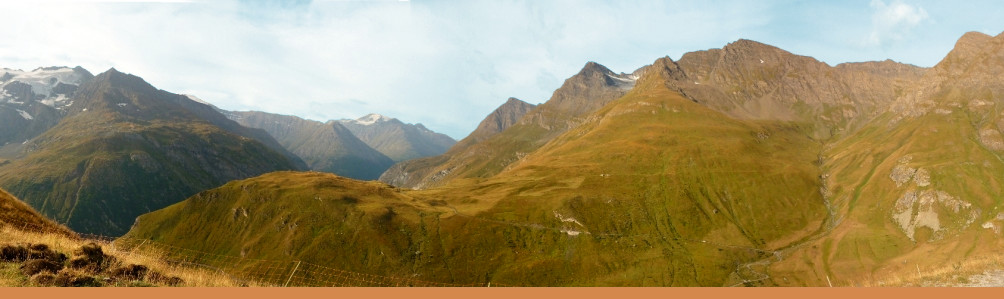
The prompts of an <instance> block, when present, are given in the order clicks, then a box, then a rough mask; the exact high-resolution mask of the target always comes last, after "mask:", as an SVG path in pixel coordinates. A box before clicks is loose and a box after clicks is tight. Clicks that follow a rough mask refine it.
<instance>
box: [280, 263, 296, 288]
mask: <svg viewBox="0 0 1004 299" xmlns="http://www.w3.org/2000/svg"><path fill="white" fill-rule="evenodd" d="M296 269H300V261H296V267H293V272H289V278H287V279H286V284H283V285H282V287H284V288H285V287H288V286H289V281H291V280H293V274H296Z"/></svg>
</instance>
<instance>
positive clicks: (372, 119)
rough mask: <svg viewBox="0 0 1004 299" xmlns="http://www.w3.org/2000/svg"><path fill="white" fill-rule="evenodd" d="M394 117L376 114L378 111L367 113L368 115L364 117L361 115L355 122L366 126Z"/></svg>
mask: <svg viewBox="0 0 1004 299" xmlns="http://www.w3.org/2000/svg"><path fill="white" fill-rule="evenodd" d="M392 119H394V118H391V117H386V116H383V115H380V114H376V113H370V114H367V115H366V116H363V117H360V118H358V119H356V120H355V123H357V124H360V125H364V126H369V125H372V124H375V123H378V122H385V121H390V120H392Z"/></svg>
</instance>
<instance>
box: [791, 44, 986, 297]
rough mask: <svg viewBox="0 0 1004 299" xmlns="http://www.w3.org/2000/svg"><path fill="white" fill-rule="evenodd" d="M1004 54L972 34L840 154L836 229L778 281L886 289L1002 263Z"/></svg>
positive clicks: (797, 255)
mask: <svg viewBox="0 0 1004 299" xmlns="http://www.w3.org/2000/svg"><path fill="white" fill-rule="evenodd" d="M974 35H978V36H974ZM974 39H978V40H980V42H979V43H977V44H975V45H967V43H970V42H974ZM1002 46H1004V37H1002V36H998V37H996V38H993V39H991V38H990V37H989V36H985V35H982V34H972V33H971V34H967V36H965V37H963V38H962V39H961V40H960V41H959V43H958V44H957V45H956V49H955V50H953V51H952V53H950V54H949V55H948V56H947V57H946V58H945V60H943V61H942V62H941V63H939V64H938V65H937V66H935V68H933V69H932V70H931V72H930V73H929V74H928V75H927V76H925V78H924V79H923V81H924V84H922V85H920V86H917V87H915V88H914V89H913V90H911V91H910V92H909V93H908V94H907V95H906V96H904V97H900V98H898V99H897V101H896V102H894V103H893V105H892V108H891V109H890V110H889V111H888V112H886V113H885V114H884V115H882V116H881V117H879V118H877V119H876V120H875V121H873V122H871V123H869V124H868V125H867V126H865V127H864V128H862V130H861V131H859V132H858V133H856V134H853V135H851V136H849V137H848V138H845V139H843V140H841V141H840V142H836V143H834V144H832V145H830V146H829V147H828V149H827V150H826V153H825V154H824V160H825V161H826V162H825V165H824V172H825V174H826V176H827V177H828V179H827V186H828V191H827V193H828V194H829V196H828V200H830V201H831V202H832V203H833V212H834V215H835V217H834V219H835V220H836V221H834V222H833V223H832V224H831V225H830V226H831V227H832V231H828V232H826V233H825V234H822V235H820V237H819V238H818V239H817V240H815V241H814V242H811V243H810V244H806V246H804V247H803V248H799V249H798V250H796V251H794V252H793V253H792V255H791V257H790V258H787V259H786V260H785V261H783V262H780V263H776V264H775V265H774V266H773V270H774V272H775V274H774V276H775V277H774V280H775V281H777V282H778V283H781V284H792V285H825V284H827V279H829V280H830V281H831V283H834V284H838V285H855V284H858V283H863V282H871V283H876V281H878V282H881V281H884V280H894V277H896V276H906V275H912V274H913V273H917V274H920V273H921V272H924V271H926V270H927V269H934V268H939V267H943V266H945V265H961V264H962V263H964V262H965V261H967V260H973V259H980V258H982V257H985V256H988V255H989V256H995V255H997V254H998V253H997V252H998V251H999V248H1000V246H1002V245H1004V243H1002V241H1001V238H1000V235H1001V232H1000V231H1001V230H1000V228H1001V226H1002V225H1004V214H1001V209H1002V204H1004V202H1002V200H1001V198H1004V193H1002V190H1004V189H1002V188H1001V186H1002V184H1004V160H1002V154H1004V142H1002V141H1004V139H1002V138H1001V136H1002V135H1001V132H1002V130H1004V126H1002V124H1004V115H1002V114H1001V113H1000V111H1001V105H1002V103H1004V97H1002V96H1001V95H1002V94H1004V85H1002V84H1000V83H999V82H997V81H996V80H995V79H993V78H995V76H996V74H1000V73H1001V70H1002V69H1004V57H1002V56H1001V54H1000V53H1004V52H1002V51H1001V49H1004V47H1002ZM957 270H958V269H957Z"/></svg>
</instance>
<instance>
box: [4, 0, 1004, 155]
mask: <svg viewBox="0 0 1004 299" xmlns="http://www.w3.org/2000/svg"><path fill="white" fill-rule="evenodd" d="M126 2H131V1H126ZM139 2H144V1H139ZM175 2H178V3H175ZM830 2H835V1H818V2H816V1H813V2H811V3H806V2H804V1H788V0H779V1H715V2H714V3H710V1H637V2H636V1H442V2H441V1H314V2H311V1H192V2H190V3H186V2H185V1H158V2H155V3H122V2H118V1H116V2H102V1H95V2H86V3H79V2H67V1H14V2H0V11H2V12H3V13H2V16H3V17H2V19H3V22H2V26H4V27H5V28H3V30H0V67H13V68H24V69H32V68H35V67H38V66H50V65H68V66H75V65H80V66H83V67H85V68H87V69H89V70H91V71H92V72H95V73H98V72H102V71H104V70H106V69H108V68H110V67H115V68H117V69H119V70H121V71H124V72H129V73H133V74H136V75H139V76H142V77H143V78H145V79H147V80H148V81H150V82H151V83H152V84H154V85H155V86H157V87H160V88H163V89H166V90H169V91H172V92H178V93H190V94H194V95H197V96H199V97H200V98H202V99H204V100H206V101H209V102H211V103H214V104H217V105H218V106H220V107H222V108H225V109H232V110H247V109H254V110H264V111H269V112H276V113H285V114H295V115H299V116H302V117H306V118H312V119H317V120H327V119H337V118H355V117H359V116H362V115H365V114H367V113H370V112H375V113H381V114H386V115H390V116H394V117H398V118H400V119H401V120H403V121H405V122H421V123H424V124H425V125H426V126H428V127H429V128H431V129H433V130H437V131H441V132H445V133H447V134H450V135H451V136H453V137H455V138H458V139H459V138H463V137H464V136H466V134H467V133H468V132H470V131H471V130H473V129H474V127H475V126H476V125H477V122H478V121H480V120H481V118H482V117H484V115H486V114H488V113H489V112H490V111H491V110H492V109H494V108H495V107H496V106H498V105H500V104H502V103H503V102H504V101H505V99H506V98H508V97H510V96H514V97H518V98H520V99H523V100H526V101H528V102H531V103H539V102H543V101H546V100H547V99H548V98H549V97H550V95H551V93H552V92H553V91H554V89H556V88H558V87H559V86H560V85H561V83H562V81H563V80H564V79H565V78H567V77H569V76H571V75H573V74H575V73H576V72H577V71H578V70H579V68H581V67H582V65H584V64H585V63H586V62H587V61H596V62H599V63H601V64H604V65H606V66H608V67H610V68H611V69H613V70H615V71H618V72H631V71H634V70H635V69H637V68H639V67H641V66H643V65H645V64H648V63H651V62H652V61H654V60H655V59H657V58H658V57H662V56H667V55H668V56H670V57H672V58H674V59H675V58H679V57H680V56H681V55H682V54H683V53H685V52H689V51H694V50H703V49H708V48H718V47H721V46H722V45H724V44H726V43H728V42H731V41H734V40H736V39H739V38H749V39H753V40H758V41H762V42H765V43H769V44H773V45H776V46H778V47H781V48H784V49H787V50H789V51H792V52H795V53H797V54H804V55H812V56H814V57H816V58H817V59H820V60H822V61H825V62H827V63H830V64H836V63H840V62H847V61H863V60H876V59H885V58H892V59H894V60H897V61H903V62H908V63H914V64H918V65H922V66H930V65H933V64H934V63H936V62H937V61H938V60H939V59H940V58H941V57H942V56H943V55H944V54H945V53H947V51H948V50H949V49H950V48H951V46H952V45H953V44H954V41H955V39H957V38H958V37H959V36H961V35H962V33H964V32H966V31H970V30H980V31H984V32H987V33H989V34H993V35H996V34H997V33H999V32H1000V31H1002V30H1004V18H1000V17H999V16H1000V15H1004V14H1002V13H1004V12H1002V11H1001V9H1000V8H999V7H1000V6H1001V5H999V4H997V2H994V1H987V2H965V3H962V4H953V3H947V2H945V1H941V2H938V1H926V2H907V1H900V0H893V1H891V2H883V1H880V0H875V1H872V2H871V3H869V2H866V1H857V2H840V3H830Z"/></svg>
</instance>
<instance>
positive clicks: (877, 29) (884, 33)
mask: <svg viewBox="0 0 1004 299" xmlns="http://www.w3.org/2000/svg"><path fill="white" fill-rule="evenodd" d="M870 6H871V8H872V10H873V13H872V28H871V33H870V34H869V35H868V38H866V39H865V42H864V43H865V45H867V46H880V47H881V46H886V45H889V44H892V43H897V42H900V41H903V40H904V39H906V38H907V37H908V36H909V35H910V34H911V32H912V31H913V28H915V27H917V26H918V25H920V24H921V22H922V21H924V20H926V19H927V18H928V15H927V11H925V10H924V8H923V7H920V6H919V5H916V6H915V5H910V4H906V3H903V1H901V0H893V1H892V2H890V3H889V4H886V3H885V2H883V1H882V0H872V2H871V4H870Z"/></svg>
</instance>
